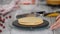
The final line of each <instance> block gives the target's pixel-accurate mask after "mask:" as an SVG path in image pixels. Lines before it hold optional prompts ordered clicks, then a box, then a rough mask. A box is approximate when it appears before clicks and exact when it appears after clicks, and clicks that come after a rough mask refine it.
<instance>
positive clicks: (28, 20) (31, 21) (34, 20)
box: [18, 17, 43, 25]
mask: <svg viewBox="0 0 60 34" xmlns="http://www.w3.org/2000/svg"><path fill="white" fill-rule="evenodd" d="M18 23H19V24H22V25H39V24H42V23H43V19H41V18H38V17H24V18H20V19H18Z"/></svg>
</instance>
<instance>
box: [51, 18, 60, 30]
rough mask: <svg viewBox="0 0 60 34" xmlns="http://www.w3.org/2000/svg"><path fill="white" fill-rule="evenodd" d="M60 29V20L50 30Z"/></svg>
mask: <svg viewBox="0 0 60 34" xmlns="http://www.w3.org/2000/svg"><path fill="white" fill-rule="evenodd" d="M59 27H60V19H59V20H58V21H57V22H56V23H54V24H53V25H52V26H51V27H50V29H51V30H54V29H57V28H59Z"/></svg>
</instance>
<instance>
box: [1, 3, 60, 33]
mask: <svg viewBox="0 0 60 34" xmlns="http://www.w3.org/2000/svg"><path fill="white" fill-rule="evenodd" d="M56 9H58V8H56ZM56 9H51V7H48V6H46V5H43V4H42V5H39V6H38V7H35V9H33V10H34V11H27V10H21V9H18V10H17V11H13V12H11V13H9V14H7V15H6V16H9V15H11V16H12V18H11V19H6V22H5V23H6V24H5V25H6V26H7V28H6V30H4V32H2V33H1V34H53V32H52V31H50V30H49V29H45V30H44V31H40V30H37V31H24V30H19V29H16V28H14V27H11V28H10V26H9V25H11V26H12V24H11V23H12V22H13V21H14V20H16V15H18V14H25V13H30V12H37V11H46V13H48V12H52V11H54V10H56ZM42 18H43V19H46V20H47V21H49V23H50V25H49V26H51V25H52V24H53V23H54V22H55V18H49V17H42ZM7 24H8V25H7ZM58 30H60V29H58ZM58 30H55V31H54V34H60V31H58ZM17 32H20V33H17Z"/></svg>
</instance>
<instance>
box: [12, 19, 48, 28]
mask: <svg viewBox="0 0 60 34" xmlns="http://www.w3.org/2000/svg"><path fill="white" fill-rule="evenodd" d="M12 24H13V25H14V26H16V27H18V28H23V29H31V28H32V29H36V28H44V27H47V26H48V25H49V22H48V21H46V20H44V23H42V24H39V25H31V26H30V25H29V26H27V25H21V24H19V23H18V20H15V21H14V22H13V23H12Z"/></svg>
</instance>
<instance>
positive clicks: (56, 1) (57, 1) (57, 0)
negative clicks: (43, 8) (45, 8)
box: [47, 0, 60, 5]
mask: <svg viewBox="0 0 60 34" xmlns="http://www.w3.org/2000/svg"><path fill="white" fill-rule="evenodd" d="M47 4H50V5H60V0H47Z"/></svg>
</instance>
